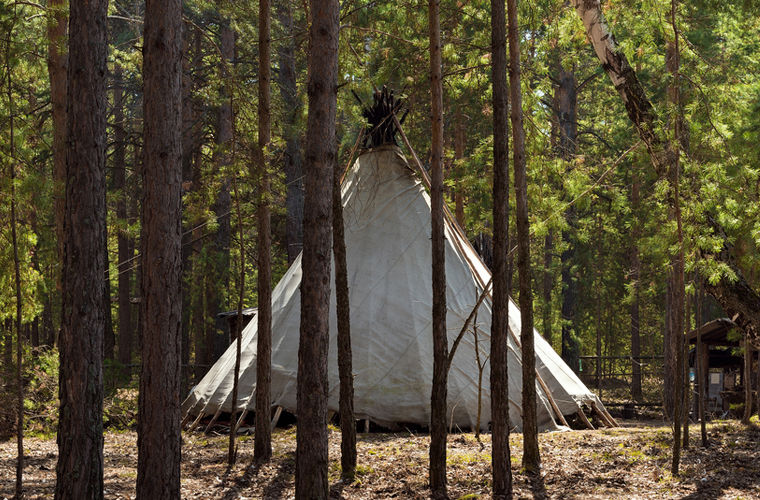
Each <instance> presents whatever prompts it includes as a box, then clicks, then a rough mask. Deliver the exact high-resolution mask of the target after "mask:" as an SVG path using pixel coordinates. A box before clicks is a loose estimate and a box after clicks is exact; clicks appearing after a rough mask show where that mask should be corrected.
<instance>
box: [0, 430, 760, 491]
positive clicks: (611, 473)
mask: <svg viewBox="0 0 760 500" xmlns="http://www.w3.org/2000/svg"><path fill="white" fill-rule="evenodd" d="M690 432H691V442H692V446H691V448H690V449H688V450H686V451H685V452H684V454H683V459H682V463H681V471H682V472H681V475H680V476H679V477H676V478H674V477H672V476H671V474H670V472H669V471H670V456H671V453H670V436H671V431H670V428H669V427H667V426H664V425H662V424H661V423H659V422H640V421H628V422H624V424H623V427H620V428H616V429H602V430H596V431H567V432H552V433H544V434H541V436H540V443H541V458H542V467H543V468H542V477H541V479H540V480H539V481H537V482H536V483H535V484H534V483H531V482H530V481H529V480H528V477H527V476H526V475H525V474H524V473H522V472H521V471H520V465H519V464H520V460H521V456H522V435H520V434H515V435H513V436H512V439H511V448H512V467H513V470H514V471H515V474H514V487H515V493H516V494H515V498H562V499H570V498H576V499H581V498H582V499H603V498H615V497H618V498H684V499H702V498H704V499H717V498H731V499H750V498H755V499H758V498H760V427H757V426H756V425H752V426H750V427H747V426H743V425H741V424H740V423H738V422H736V421H728V420H724V421H716V422H712V423H710V424H709V426H708V432H709V438H710V442H711V446H710V448H709V449H703V448H701V447H699V446H697V445H696V444H697V443H698V442H699V426H697V425H692V426H691V428H690ZM295 435H296V433H295V428H294V427H293V428H290V429H277V430H276V431H275V432H274V435H273V451H274V458H273V460H272V461H271V462H270V463H269V464H266V465H263V466H260V467H254V466H252V465H251V463H252V458H253V456H252V454H253V440H252V437H250V436H241V438H240V440H239V456H238V465H237V466H236V467H235V468H234V469H233V470H232V472H228V471H227V466H226V460H227V448H226V447H227V442H228V437H227V436H224V435H213V434H212V435H204V434H202V433H185V434H184V435H183V448H182V454H183V456H182V496H183V497H184V498H209V499H210V498H214V499H217V498H219V499H238V498H267V499H269V498H291V497H292V496H293V494H294V490H293V489H294V473H295ZM136 440H137V438H136V434H135V432H132V431H127V432H108V433H107V434H106V436H105V496H106V498H133V497H134V487H135V478H136V477H137V443H136ZM481 440H482V443H483V444H482V445H481V444H480V443H478V441H477V440H476V439H475V437H474V435H473V434H471V433H464V434H453V435H450V436H449V442H448V443H449V445H448V480H449V493H450V495H451V497H452V498H484V499H485V498H490V494H489V491H490V487H491V478H490V475H491V466H490V461H491V456H490V435H488V434H485V435H483V436H482V437H481ZM428 442H429V438H428V436H427V435H425V434H413V433H409V432H407V433H403V432H402V433H392V434H391V433H387V434H380V433H372V434H360V435H359V439H358V454H359V465H358V468H357V479H356V481H355V482H354V483H352V484H347V485H343V484H342V483H341V482H340V456H339V454H340V432H339V431H338V430H337V429H336V428H334V427H331V430H330V469H329V479H330V484H331V497H332V498H346V499H365V498H427V495H428V491H429V490H428V489H427V461H428ZM24 448H25V451H26V454H27V461H26V467H25V470H24V483H25V491H26V495H27V496H26V498H52V496H53V487H54V482H55V464H56V456H57V448H56V443H55V438H54V437H52V438H47V439H44V438H27V439H26V440H25V441H24ZM15 455H16V443H15V441H13V440H10V441H5V442H3V443H0V498H6V497H8V498H10V497H12V494H13V486H14V474H15Z"/></svg>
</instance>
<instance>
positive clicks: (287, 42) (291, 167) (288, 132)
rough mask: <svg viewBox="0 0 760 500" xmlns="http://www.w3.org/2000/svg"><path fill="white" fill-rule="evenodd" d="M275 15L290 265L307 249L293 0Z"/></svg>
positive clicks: (285, 1) (285, 2)
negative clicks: (280, 38) (279, 32)
mask: <svg viewBox="0 0 760 500" xmlns="http://www.w3.org/2000/svg"><path fill="white" fill-rule="evenodd" d="M275 12H276V15H277V19H278V21H279V23H280V25H281V26H282V28H283V31H284V33H283V35H284V40H283V41H282V42H281V43H280V45H279V49H278V58H279V71H278V72H277V83H278V87H279V88H280V96H281V97H282V101H283V109H284V113H285V117H284V123H283V135H284V139H285V154H284V158H283V161H284V168H283V169H284V171H285V184H286V186H287V188H286V189H287V190H286V195H285V210H286V212H287V215H286V222H285V242H286V244H287V253H288V265H290V264H292V263H293V261H294V260H295V259H296V257H298V254H299V253H301V248H302V247H303V201H304V200H303V196H304V188H303V179H302V175H303V167H302V158H301V140H300V133H301V132H300V130H299V129H300V127H299V119H298V118H299V116H300V114H301V103H300V100H299V98H298V86H297V78H296V76H297V75H296V42H295V40H296V31H295V29H294V28H293V14H292V11H291V4H290V0H281V1H278V2H276V4H275Z"/></svg>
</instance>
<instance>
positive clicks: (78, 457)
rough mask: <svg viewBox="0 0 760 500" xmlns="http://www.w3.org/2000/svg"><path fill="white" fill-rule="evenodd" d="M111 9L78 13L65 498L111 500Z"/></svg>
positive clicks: (77, 6) (64, 349) (72, 90)
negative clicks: (107, 413)
mask: <svg viewBox="0 0 760 500" xmlns="http://www.w3.org/2000/svg"><path fill="white" fill-rule="evenodd" d="M107 8H108V2H107V1H106V0H93V1H92V2H89V3H87V4H85V3H81V2H72V3H71V8H70V16H71V18H70V21H69V37H68V40H69V66H68V89H67V95H66V100H67V102H68V110H67V111H68V112H67V117H66V137H67V141H66V202H65V210H64V212H65V217H64V224H63V227H64V228H65V232H64V238H63V241H64V244H63V246H64V250H63V253H64V259H63V276H62V290H63V308H62V318H61V323H62V327H61V334H60V340H59V348H60V358H61V359H60V373H59V378H60V384H59V398H60V405H61V406H60V413H59V422H58V439H57V441H58V464H57V466H56V487H55V497H56V498H57V499H64V498H82V499H91V498H103V418H102V416H103V359H102V357H103V334H104V331H105V327H106V323H105V311H103V304H104V297H103V296H104V294H105V286H104V285H105V282H104V281H103V277H104V276H105V273H106V266H105V260H104V256H105V248H104V247H103V245H104V243H105V238H104V236H103V235H104V234H105V232H106V217H105V215H106V176H105V170H106V169H105V166H106V165H105V160H106V80H105V77H106V52H107V48H108V45H107V23H106V14H107Z"/></svg>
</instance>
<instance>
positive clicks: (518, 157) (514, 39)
mask: <svg viewBox="0 0 760 500" xmlns="http://www.w3.org/2000/svg"><path fill="white" fill-rule="evenodd" d="M507 17H508V24H509V34H508V36H509V89H510V100H511V101H512V103H511V107H510V112H511V120H512V159H513V162H514V171H515V198H516V214H515V215H516V219H517V268H518V273H519V280H520V344H521V347H522V408H523V415H522V417H523V468H524V469H525V470H526V471H527V472H528V473H533V474H535V473H538V472H539V470H540V469H541V456H540V454H539V451H538V416H537V407H536V353H535V340H534V339H533V291H532V289H531V272H530V221H529V219H528V180H527V174H526V171H525V170H526V165H525V130H524V129H523V122H522V92H521V89H520V35H519V33H518V29H517V24H518V15H517V0H508V1H507Z"/></svg>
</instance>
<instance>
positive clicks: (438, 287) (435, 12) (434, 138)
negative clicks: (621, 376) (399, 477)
mask: <svg viewBox="0 0 760 500" xmlns="http://www.w3.org/2000/svg"><path fill="white" fill-rule="evenodd" d="M439 10H440V0H429V2H428V30H429V36H430V95H431V104H430V122H431V129H432V131H431V146H430V183H431V188H430V209H431V227H432V235H431V239H432V273H433V324H432V326H433V387H432V391H431V394H430V488H431V490H432V496H433V498H447V497H448V495H447V493H446V395H447V385H448V371H447V359H448V357H449V354H448V338H447V334H446V264H445V260H444V259H445V253H444V252H445V248H446V246H445V240H444V226H443V82H442V70H441V65H442V63H441V26H440V19H439Z"/></svg>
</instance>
